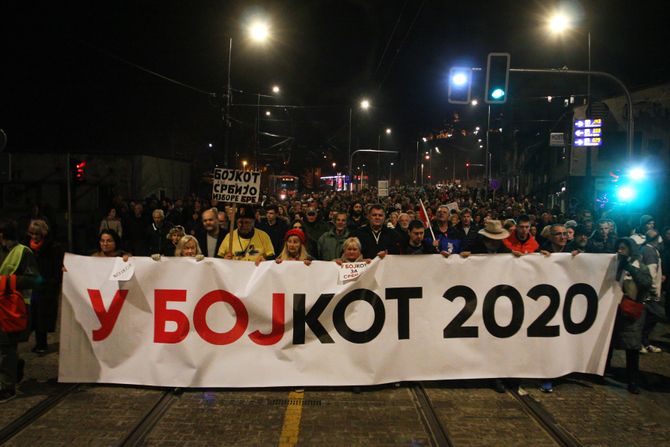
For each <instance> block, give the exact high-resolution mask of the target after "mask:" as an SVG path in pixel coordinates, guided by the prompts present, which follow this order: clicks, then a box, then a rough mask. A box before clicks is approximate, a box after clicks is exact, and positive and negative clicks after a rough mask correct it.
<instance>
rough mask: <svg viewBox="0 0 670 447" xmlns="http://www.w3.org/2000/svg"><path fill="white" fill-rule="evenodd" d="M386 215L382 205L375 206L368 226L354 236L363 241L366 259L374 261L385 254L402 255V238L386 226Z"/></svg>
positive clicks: (363, 252) (369, 216)
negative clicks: (373, 259) (376, 257)
mask: <svg viewBox="0 0 670 447" xmlns="http://www.w3.org/2000/svg"><path fill="white" fill-rule="evenodd" d="M385 217H386V213H385V212H384V208H383V207H382V206H381V205H373V206H372V207H371V208H370V211H369V213H368V225H366V226H364V227H361V228H359V229H358V230H357V231H356V232H355V233H354V236H355V237H357V238H358V240H360V241H361V246H362V247H363V249H362V250H361V251H362V254H363V258H365V259H372V258H374V257H375V256H378V255H380V254H382V252H384V255H385V254H391V255H397V254H400V237H399V236H398V233H396V232H395V231H394V230H392V229H391V228H389V227H387V226H386V225H384V219H385Z"/></svg>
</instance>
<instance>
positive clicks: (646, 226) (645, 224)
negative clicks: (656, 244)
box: [630, 214, 656, 249]
mask: <svg viewBox="0 0 670 447" xmlns="http://www.w3.org/2000/svg"><path fill="white" fill-rule="evenodd" d="M655 229H656V220H655V219H654V216H652V215H650V214H643V215H642V216H640V225H638V227H637V228H636V229H635V232H634V233H633V234H632V235H631V237H630V238H631V239H632V240H633V241H634V242H635V243H636V244H637V246H638V248H640V249H641V248H642V246H643V245H644V244H645V243H646V242H647V238H646V234H647V231H649V230H655Z"/></svg>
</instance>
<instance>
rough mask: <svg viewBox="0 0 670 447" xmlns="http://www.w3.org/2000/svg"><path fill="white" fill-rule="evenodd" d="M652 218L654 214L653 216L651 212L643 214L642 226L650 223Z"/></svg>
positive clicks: (641, 218)
mask: <svg viewBox="0 0 670 447" xmlns="http://www.w3.org/2000/svg"><path fill="white" fill-rule="evenodd" d="M652 220H654V216H651V215H649V214H643V215H642V216H641V217H640V226H641V227H644V226H645V225H647V224H648V223H649V222H651V221H652Z"/></svg>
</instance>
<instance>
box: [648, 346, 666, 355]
mask: <svg viewBox="0 0 670 447" xmlns="http://www.w3.org/2000/svg"><path fill="white" fill-rule="evenodd" d="M646 349H647V352H653V353H654V354H658V353H659V352H663V350H662V349H661V348H659V347H658V346H654V345H649V346H647V347H646Z"/></svg>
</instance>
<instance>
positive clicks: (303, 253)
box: [275, 228, 312, 265]
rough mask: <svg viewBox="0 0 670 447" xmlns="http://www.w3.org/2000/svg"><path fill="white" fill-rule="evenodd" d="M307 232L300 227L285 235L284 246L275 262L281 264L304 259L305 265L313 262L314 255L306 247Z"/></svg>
mask: <svg viewBox="0 0 670 447" xmlns="http://www.w3.org/2000/svg"><path fill="white" fill-rule="evenodd" d="M305 242H306V241H305V233H304V232H303V231H302V230H301V229H299V228H293V229H291V230H288V231H287V232H286V235H285V236H284V248H283V249H282V251H281V253H279V256H277V259H276V260H275V262H276V263H277V264H281V263H282V262H283V261H303V262H304V263H305V265H310V264H311V263H312V257H311V256H310V255H309V253H307V248H305Z"/></svg>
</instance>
